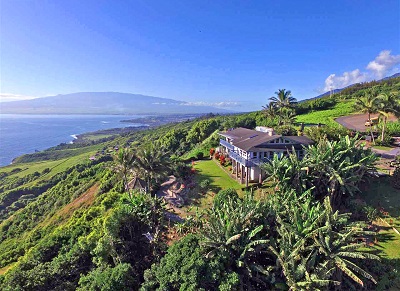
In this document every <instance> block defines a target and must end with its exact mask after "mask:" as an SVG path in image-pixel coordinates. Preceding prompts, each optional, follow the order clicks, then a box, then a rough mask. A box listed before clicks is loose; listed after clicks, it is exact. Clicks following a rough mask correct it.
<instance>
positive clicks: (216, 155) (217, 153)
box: [214, 152, 220, 160]
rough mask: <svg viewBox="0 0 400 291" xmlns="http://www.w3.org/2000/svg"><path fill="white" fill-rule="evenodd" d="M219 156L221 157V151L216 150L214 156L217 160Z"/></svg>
mask: <svg viewBox="0 0 400 291" xmlns="http://www.w3.org/2000/svg"><path fill="white" fill-rule="evenodd" d="M219 157H220V154H219V152H216V153H215V155H214V158H215V159H217V160H219Z"/></svg>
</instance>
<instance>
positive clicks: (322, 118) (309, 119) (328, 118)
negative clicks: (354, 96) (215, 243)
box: [297, 100, 354, 127]
mask: <svg viewBox="0 0 400 291" xmlns="http://www.w3.org/2000/svg"><path fill="white" fill-rule="evenodd" d="M351 113H354V101H353V100H351V101H341V102H339V103H337V104H336V105H335V106H334V107H333V108H332V109H327V110H320V111H314V112H311V113H307V114H301V115H298V116H297V122H304V123H312V124H318V123H322V124H326V125H329V126H334V127H338V126H339V123H337V122H336V121H335V118H338V117H340V116H345V115H349V114H351Z"/></svg>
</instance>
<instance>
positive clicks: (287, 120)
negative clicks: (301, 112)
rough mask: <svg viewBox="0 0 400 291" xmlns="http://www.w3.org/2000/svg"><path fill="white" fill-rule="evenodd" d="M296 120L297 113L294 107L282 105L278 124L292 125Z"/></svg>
mask: <svg viewBox="0 0 400 291" xmlns="http://www.w3.org/2000/svg"><path fill="white" fill-rule="evenodd" d="M295 122H296V113H295V112H294V110H293V109H289V108H285V107H282V108H281V109H280V110H279V115H278V125H292V124H294V123H295Z"/></svg>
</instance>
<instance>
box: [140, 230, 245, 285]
mask: <svg viewBox="0 0 400 291" xmlns="http://www.w3.org/2000/svg"><path fill="white" fill-rule="evenodd" d="M224 261H225V260H224V258H222V257H220V256H218V255H216V256H213V257H212V258H210V259H207V258H206V256H205V255H204V253H203V252H202V249H201V246H200V239H199V237H198V236H197V235H194V234H189V235H187V236H185V237H184V238H182V239H181V240H179V241H178V242H176V243H175V244H173V245H172V246H171V247H170V248H169V249H168V252H167V254H166V255H165V256H164V257H163V258H162V259H161V261H160V263H159V264H154V265H153V266H152V267H151V269H150V270H146V271H145V273H144V279H145V282H144V284H143V285H142V288H141V290H236V287H237V285H238V283H239V277H238V275H237V274H236V273H231V272H227V271H226V269H225V266H224Z"/></svg>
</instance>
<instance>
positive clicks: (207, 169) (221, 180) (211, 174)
mask: <svg viewBox="0 0 400 291" xmlns="http://www.w3.org/2000/svg"><path fill="white" fill-rule="evenodd" d="M194 168H195V169H196V173H197V175H196V180H197V182H198V183H200V182H201V181H203V180H204V179H209V180H210V181H211V188H212V189H213V190H214V191H215V192H218V191H219V190H222V189H227V188H234V189H236V190H240V189H241V188H243V187H244V186H243V185H241V184H239V183H238V182H237V181H235V180H234V179H232V178H231V177H230V176H229V175H228V174H227V173H226V172H225V171H224V170H223V169H221V167H219V166H218V165H217V164H216V162H214V161H213V160H202V161H197V162H195V165H194Z"/></svg>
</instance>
